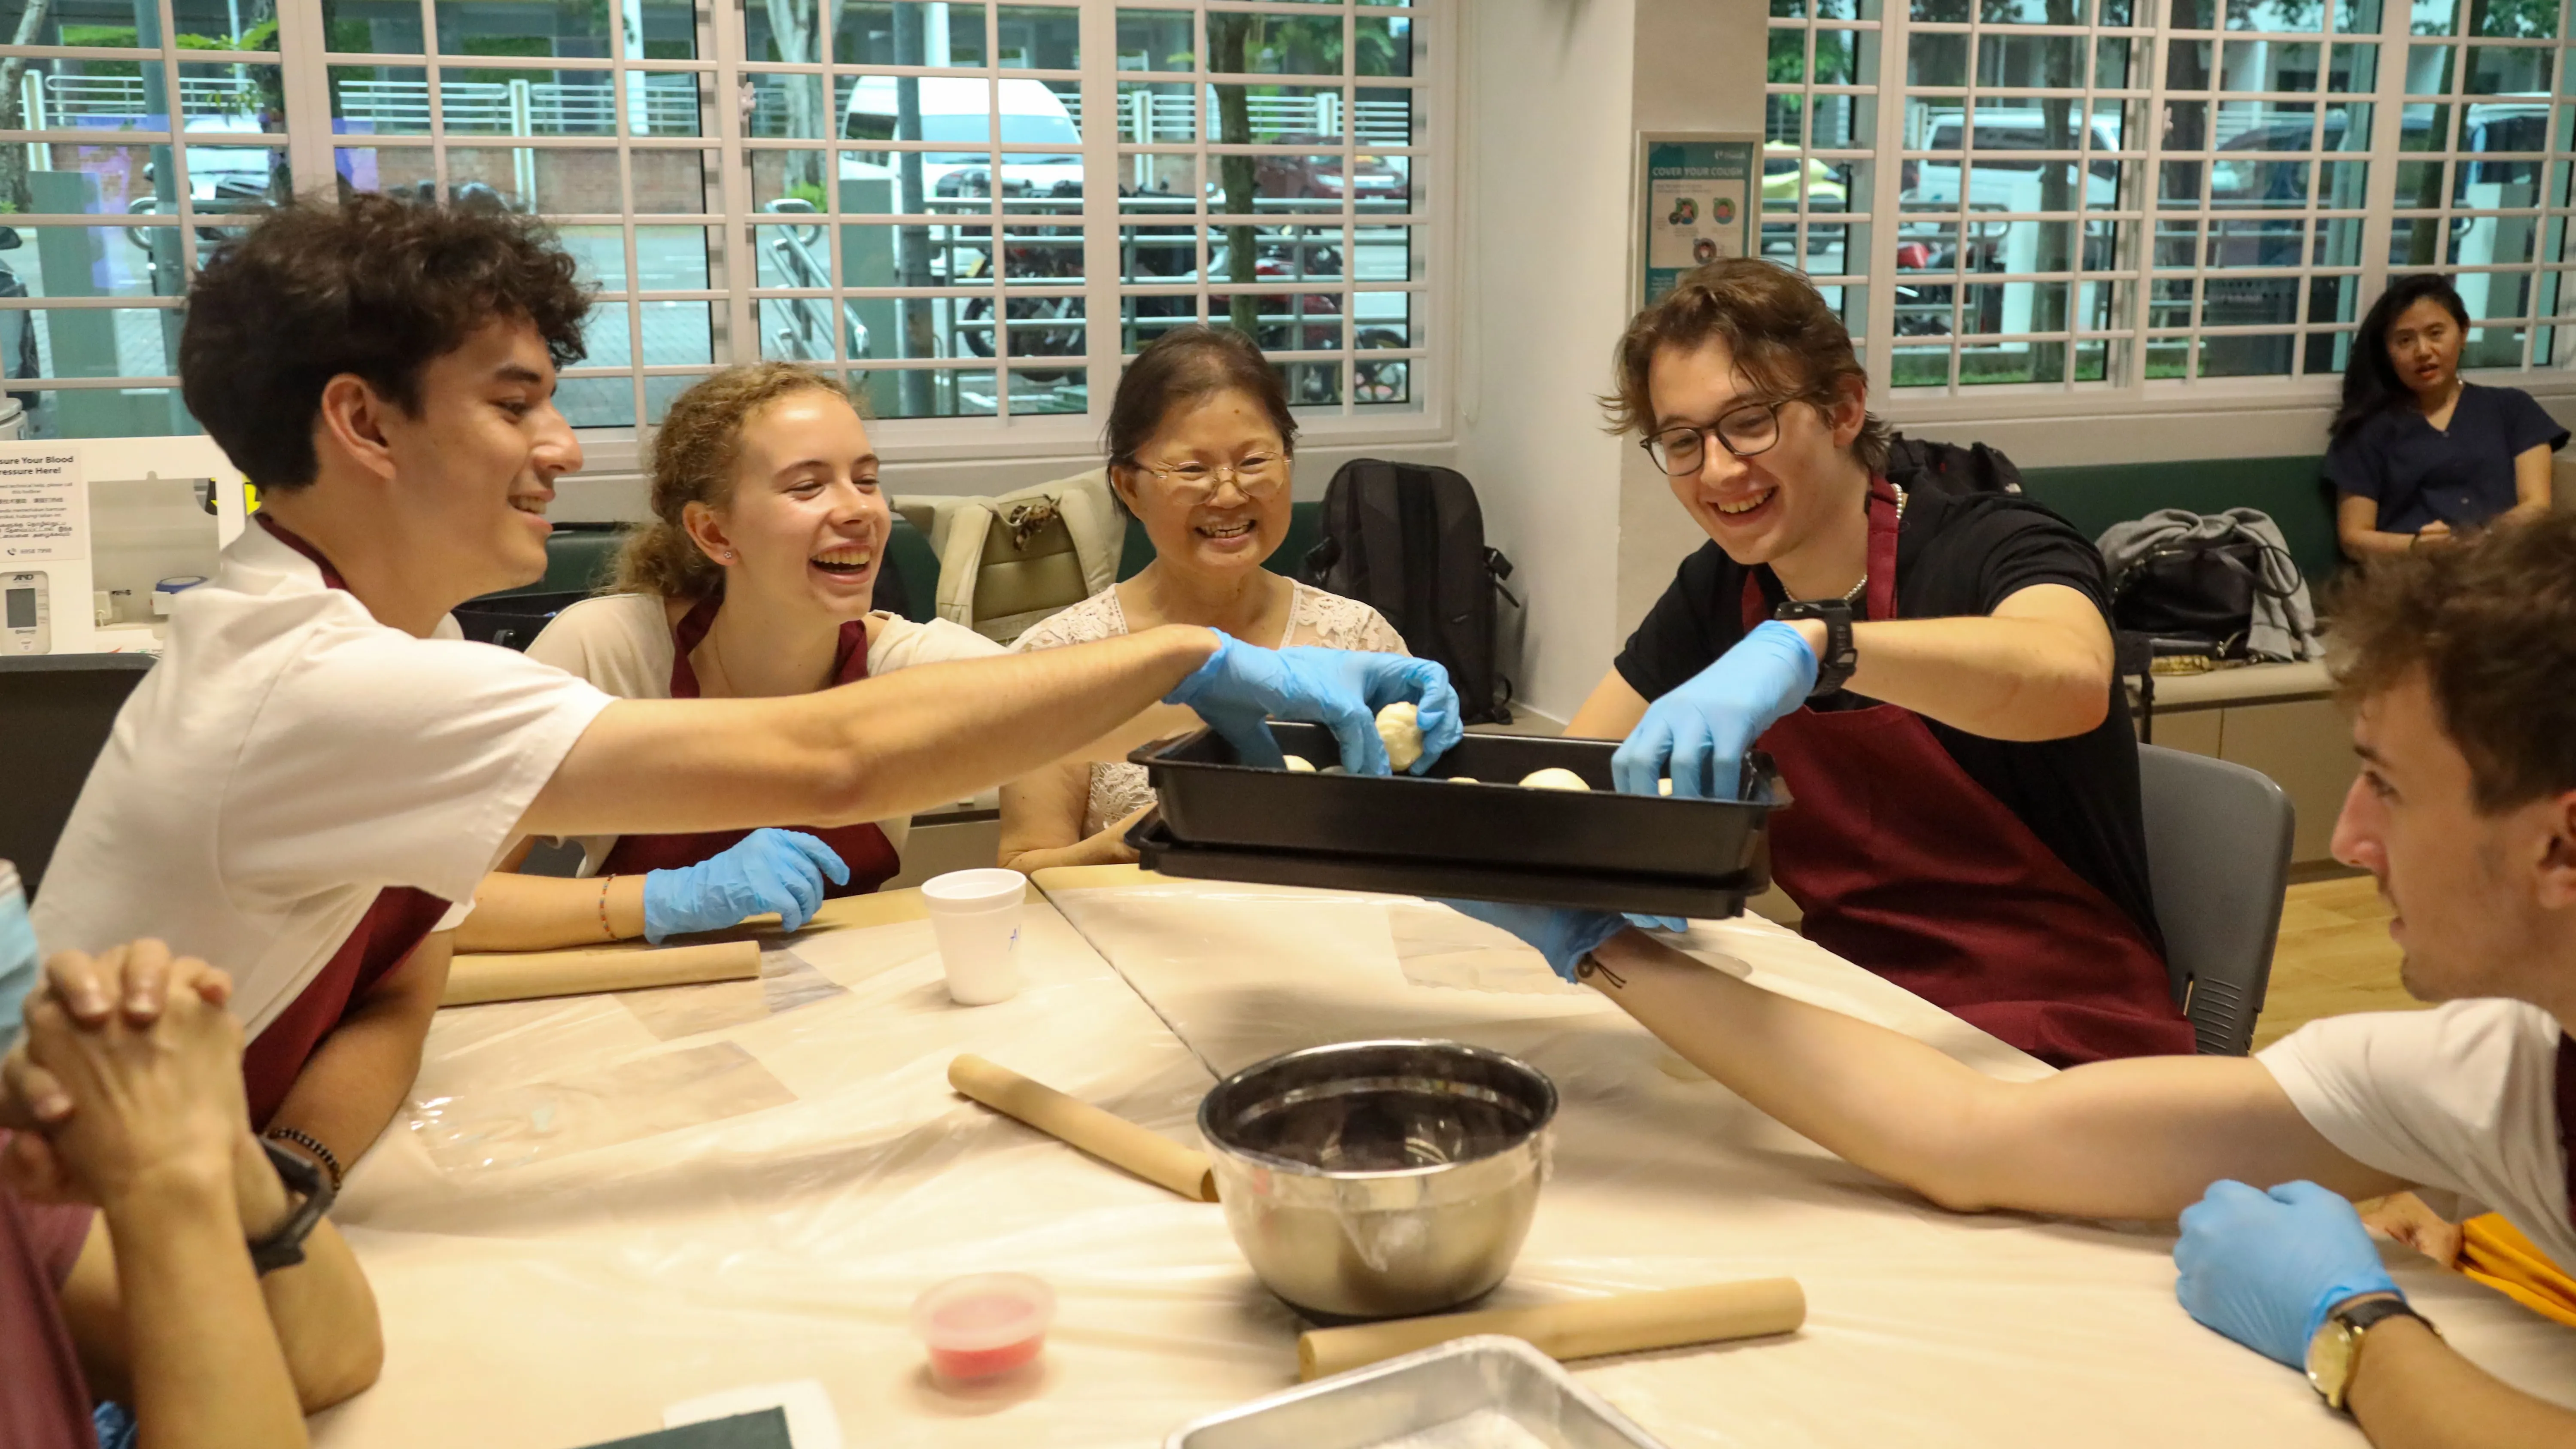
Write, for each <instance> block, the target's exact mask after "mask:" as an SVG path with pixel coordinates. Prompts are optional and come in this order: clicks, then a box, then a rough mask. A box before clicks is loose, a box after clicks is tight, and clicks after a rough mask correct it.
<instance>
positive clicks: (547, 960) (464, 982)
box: [438, 941, 760, 1006]
mask: <svg viewBox="0 0 2576 1449" xmlns="http://www.w3.org/2000/svg"><path fill="white" fill-rule="evenodd" d="M759 975H760V943H759V942H758V941H713V942H709V943H707V944H705V945H699V946H664V947H662V948H660V949H659V950H650V951H634V950H627V951H581V950H573V951H522V952H509V953H491V954H476V955H468V956H459V957H457V958H456V960H455V962H454V963H453V964H451V965H450V966H449V967H448V968H447V991H446V994H444V995H442V996H440V997H439V999H438V1004H439V1005H441V1006H474V1005H478V1004H480V1003H483V1002H486V1001H526V1000H528V999H530V998H533V997H539V996H586V995H589V994H590V993H592V992H595V991H637V990H641V989H643V988H646V987H651V986H693V985H696V984H698V983H699V982H704V981H750V980H753V979H755V978H757V977H758V976H759Z"/></svg>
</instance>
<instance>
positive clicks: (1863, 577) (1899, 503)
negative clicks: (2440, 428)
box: [1843, 483, 1905, 604]
mask: <svg viewBox="0 0 2576 1449" xmlns="http://www.w3.org/2000/svg"><path fill="white" fill-rule="evenodd" d="M1887 486H1888V487H1889V488H1891V489H1893V490H1894V491H1895V493H1896V521H1897V522H1898V523H1900V524H1902V523H1903V522H1905V490H1904V489H1902V488H1899V487H1897V486H1896V485H1895V484H1894V483H1890V484H1888V485H1887ZM1868 510H1869V505H1868V504H1866V503H1864V504H1862V505H1861V511H1862V512H1863V513H1867V512H1868ZM1868 587H1869V570H1867V569H1863V570H1861V573H1860V582H1859V583H1856V584H1854V585H1852V586H1851V587H1850V588H1848V589H1845V590H1843V602H1844V603H1846V604H1848V603H1850V602H1851V601H1852V600H1854V599H1857V598H1859V597H1860V593H1861V590H1863V589H1866V588H1868Z"/></svg>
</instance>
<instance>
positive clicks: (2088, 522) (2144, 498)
mask: <svg viewBox="0 0 2576 1449" xmlns="http://www.w3.org/2000/svg"><path fill="white" fill-rule="evenodd" d="M2324 467H2325V458H2324V457H2323V456H2322V455H2317V456H2311V457H2304V458H2211V459H2207V460H2204V461H2200V462H2192V463H2094V464H2087V465H2085V466H2082V467H2074V468H2025V469H2023V470H2022V475H2021V481H2022V491H2024V492H2025V493H2027V494H2029V495H2030V496H2031V497H2032V498H2035V499H2037V500H2038V501H2040V502H2042V503H2045V504H2047V505H2048V506H2049V507H2050V508H2053V509H2055V510H2056V511H2057V512H2058V513H2059V514H2061V515H2063V516H2064V517H2065V519H2066V521H2067V522H2069V523H2072V524H2074V525H2075V527H2076V530H2077V531H2078V532H2080V533H2082V534H2083V535H2084V536H2085V537H2086V538H2100V537H2101V536H2102V532H2103V530H2105V529H2107V528H2109V527H2110V526H2111V525H2112V524H2115V523H2120V522H2124V521H2126V520H2128V519H2132V518H2144V517H2145V516H2147V515H2148V514H2150V513H2153V512H2155V511H2156V510H2157V509H2159V508H2187V509H2189V510H2191V511H2192V512H2194V513H2224V512H2226V511H2227V510H2228V509H2230V508H2259V509H2261V510H2262V511H2263V512H2265V513H2267V514H2270V515H2271V517H2272V521H2273V522H2274V523H2277V524H2279V525H2280V527H2281V540H2282V542H2284V543H2286V544H2288V545H2289V546H2290V557H2291V558H2293V559H2295V560H2297V561H2298V565H2299V571H2300V572H2301V573H2303V574H2305V575H2307V578H2308V587H2309V588H2310V589H2311V590H2314V589H2317V588H2319V587H2321V586H2323V585H2324V584H2325V583H2326V582H2327V581H2328V580H2329V579H2332V578H2333V577H2334V575H2335V573H2336V572H2337V571H2338V570H2339V569H2341V568H2342V567H2343V554H2342V552H2341V550H2340V548H2339V547H2338V546H2337V544H2336V542H2335V525H2334V503H2333V501H2332V499H2331V498H2330V497H2329V496H2328V494H2327V492H2326V488H2325V485H2324V483H2323V482H2322V478H2323V473H2324Z"/></svg>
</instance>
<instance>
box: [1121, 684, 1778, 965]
mask: <svg viewBox="0 0 2576 1449" xmlns="http://www.w3.org/2000/svg"><path fill="white" fill-rule="evenodd" d="M1270 728H1271V731H1272V733H1273V734H1275V735H1276V736H1277V737H1278V740H1279V747H1280V748H1281V749H1282V750H1284V751H1285V752H1287V753H1288V754H1292V755H1302V756H1304V757H1305V758H1307V759H1308V760H1311V761H1313V762H1314V763H1316V764H1317V765H1319V766H1320V765H1329V764H1333V763H1336V762H1337V761H1338V760H1339V759H1340V758H1341V755H1340V751H1339V749H1338V748H1337V747H1336V746H1335V745H1334V743H1333V736H1332V732H1331V731H1330V730H1328V729H1326V728H1324V727H1323V726H1322V725H1314V724H1288V723H1282V722H1279V721H1273V722H1272V723H1271V726H1270ZM1617 748H1618V743H1617V742H1616V741H1613V740H1570V739H1547V738H1544V737H1537V736H1526V735H1468V736H1467V737H1466V738H1464V739H1462V740H1460V741H1459V742H1458V743H1457V745H1456V746H1455V747H1453V748H1452V749H1451V750H1450V751H1449V753H1447V754H1446V755H1443V756H1442V757H1441V758H1440V760H1439V762H1438V763H1437V764H1435V765H1433V766H1432V768H1431V770H1430V772H1429V773H1427V774H1424V775H1392V776H1366V775H1325V774H1311V775H1310V774H1304V773H1291V772H1289V771H1285V770H1268V769H1260V768H1257V767H1254V766H1250V765H1245V764H1243V763H1241V762H1240V761H1239V760H1238V759H1237V758H1236V756H1235V753H1234V749H1233V747H1232V746H1230V745H1228V744H1227V743H1226V742H1225V740H1224V739H1223V738H1222V737H1221V736H1219V735H1218V734H1217V733H1216V732H1215V731H1213V730H1200V731H1199V732H1198V733H1196V734H1192V735H1185V736H1183V737H1181V738H1179V739H1176V740H1168V741H1165V742H1163V743H1160V744H1155V745H1148V746H1146V747H1145V748H1143V749H1140V750H1138V751H1136V752H1135V753H1134V754H1132V755H1129V756H1128V758H1129V759H1130V760H1132V761H1134V762H1135V763H1137V764H1139V765H1142V766H1144V767H1145V771H1146V774H1147V776H1148V777H1149V778H1150V779H1151V780H1152V782H1153V786H1154V790H1155V793H1156V794H1157V795H1158V796H1159V797H1160V799H1161V805H1160V808H1159V809H1157V810H1156V811H1155V812H1153V813H1152V814H1149V815H1147V816H1146V817H1145V818H1144V819H1143V820H1142V821H1140V822H1138V824H1137V825H1136V826H1135V828H1133V829H1131V830H1130V831H1128V833H1127V843H1128V844H1129V845H1130V846H1133V847H1134V848H1135V850H1136V852H1137V853H1138V855H1139V856H1140V857H1141V858H1142V863H1143V864H1144V866H1145V868H1146V869H1148V870H1154V871H1160V872H1162V873H1163V874H1165V875H1174V876H1188V877H1194V878H1198V879H1204V880H1234V881H1248V882H1253V883H1256V884H1261V885H1289V886H1314V887H1319V888H1322V889H1325V890H1355V891H1381V892H1387V893H1391V894H1397V895H1418V896H1454V897H1462V898H1465V899H1470V900H1488V901H1510V902H1515V903H1519V904H1524V905H1547V906H1575V907H1583V908H1588V909H1593V910H1603V911H1634V912H1638V913H1641V914H1648V915H1659V916H1696V917H1701V918H1720V917H1726V916H1732V915H1735V914H1736V913H1737V912H1739V911H1741V910H1743V908H1744V902H1745V899H1746V898H1747V897H1749V896H1754V895H1759V894H1760V893H1761V892H1762V891H1763V890H1764V888H1766V887H1767V886H1769V885H1770V883H1771V859H1770V849H1769V829H1768V822H1769V820H1770V815H1771V812H1772V811H1773V810H1776V809H1780V808H1782V807H1784V806H1786V805H1787V804H1788V803H1789V800H1788V795H1787V792H1786V791H1785V790H1783V789H1782V788H1781V787H1780V784H1779V777H1778V775H1777V772H1776V771H1775V770H1774V769H1773V768H1772V765H1771V761H1770V759H1769V758H1768V757H1767V756H1765V755H1762V754H1761V753H1759V752H1756V753H1755V754H1753V755H1752V756H1751V757H1750V758H1749V759H1748V760H1747V762H1746V767H1745V775H1746V782H1745V783H1746V784H1747V785H1748V786H1749V787H1750V788H1749V789H1748V790H1747V791H1746V792H1745V793H1746V794H1748V795H1749V796H1751V797H1752V798H1750V799H1747V800H1742V801H1737V800H1676V799H1670V798H1661V797H1648V796H1641V795H1621V794H1618V793H1616V792H1615V790H1614V789H1613V786H1612V783H1611V775H1610V756H1611V753H1612V752H1613V751H1615V750H1616V749H1617ZM1550 767H1556V768H1560V769H1567V770H1572V771H1573V772H1574V773H1575V774H1577V775H1580V776H1582V777H1583V779H1584V782H1585V783H1587V784H1589V785H1590V786H1591V787H1592V788H1591V789H1590V790H1589V791H1582V790H1530V789H1524V788H1522V787H1521V786H1520V784H1519V782H1520V780H1521V779H1522V778H1523V777H1524V776H1527V775H1529V774H1531V773H1533V772H1535V771H1538V770H1543V769H1547V768H1550ZM1461 775H1463V776H1466V777H1467V778H1468V779H1469V780H1472V781H1476V782H1478V783H1473V784H1468V783H1458V782H1455V781H1453V779H1452V777H1454V776H1461Z"/></svg>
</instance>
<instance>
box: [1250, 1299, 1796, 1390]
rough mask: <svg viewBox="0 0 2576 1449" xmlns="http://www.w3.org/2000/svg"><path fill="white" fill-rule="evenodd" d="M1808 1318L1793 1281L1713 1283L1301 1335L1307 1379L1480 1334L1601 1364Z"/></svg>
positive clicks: (1785, 1327) (1775, 1329) (1777, 1329)
mask: <svg viewBox="0 0 2576 1449" xmlns="http://www.w3.org/2000/svg"><path fill="white" fill-rule="evenodd" d="M1806 1321H1807V1295H1806V1292H1805V1291H1804V1290H1803V1289H1801V1288H1800V1287H1799V1286H1798V1280H1797V1279H1795V1278H1757V1279H1754V1280H1751V1281H1749V1282H1743V1283H1709V1284H1704V1285H1702V1286H1700V1287H1697V1288H1672V1289H1666V1290H1664V1291H1662V1292H1658V1293H1614V1294H1612V1295H1610V1296H1609V1297H1606V1298H1578V1299H1574V1300H1572V1301H1570V1302H1565V1303H1550V1304H1545V1305H1543V1306H1541V1307H1537V1308H1501V1309H1490V1310H1487V1311H1485V1312H1481V1313H1449V1314H1442V1315H1440V1316H1438V1317H1435V1318H1402V1319H1397V1320H1394V1321H1393V1322H1388V1323H1361V1324H1355V1325H1353V1326H1351V1327H1349V1328H1318V1329H1315V1330H1313V1331H1311V1332H1308V1333H1303V1334H1300V1335H1298V1338H1297V1378H1298V1380H1299V1381H1300V1382H1303V1381H1305V1380H1308V1379H1319V1378H1322V1377H1324V1376H1326V1375H1327V1374H1337V1373H1343V1372H1346V1371H1348V1370H1350V1369H1355V1368H1360V1367H1363V1366H1365V1365H1368V1364H1373V1363H1376V1362H1378V1361H1379V1360H1381V1359H1390V1358H1393V1357H1395V1356H1396V1355H1397V1354H1402V1353H1411V1352H1413V1351H1414V1350H1415V1349H1418V1348H1429V1347H1431V1346H1432V1345H1433V1344H1438V1343H1447V1342H1449V1341H1450V1340H1451V1339H1457V1338H1465V1337H1468V1336H1469V1335H1471V1334H1478V1333H1502V1334H1508V1335H1510V1336H1511V1337H1513V1338H1522V1339H1527V1340H1529V1341H1530V1343H1532V1344H1534V1345H1536V1346H1537V1348H1538V1350H1539V1352H1541V1353H1544V1354H1546V1355H1547V1356H1548V1357H1550V1358H1554V1359H1569V1358H1598V1357H1600V1356H1601V1355H1603V1354H1611V1353H1640V1352H1643V1351H1645V1350H1647V1349H1652V1348H1679V1347H1681V1346H1683V1345H1685V1344H1693V1343H1715V1342H1718V1341H1719V1340H1721V1339H1729V1338H1760V1337H1763V1336H1764V1335H1767V1334H1774V1333H1794V1332H1796V1331H1797V1329H1798V1326H1799V1325H1800V1324H1803V1323H1805V1322H1806Z"/></svg>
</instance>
